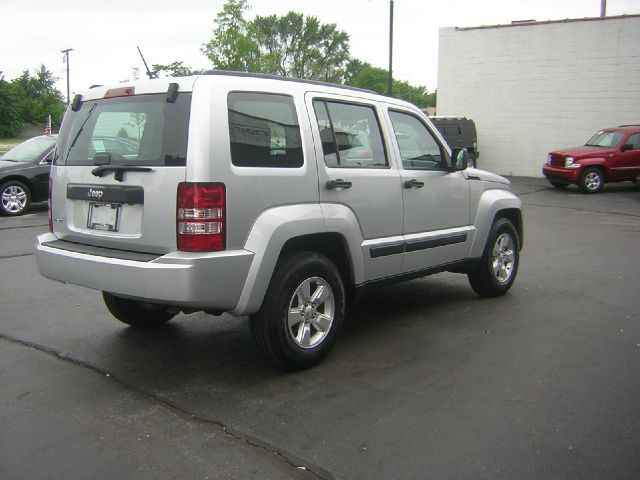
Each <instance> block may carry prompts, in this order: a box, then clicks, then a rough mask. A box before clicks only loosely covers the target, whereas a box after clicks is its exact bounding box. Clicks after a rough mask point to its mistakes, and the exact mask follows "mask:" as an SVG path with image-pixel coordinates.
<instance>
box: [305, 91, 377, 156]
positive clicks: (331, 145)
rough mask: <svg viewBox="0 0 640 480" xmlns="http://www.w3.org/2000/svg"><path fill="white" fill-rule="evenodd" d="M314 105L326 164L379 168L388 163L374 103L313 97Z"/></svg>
mask: <svg viewBox="0 0 640 480" xmlns="http://www.w3.org/2000/svg"><path fill="white" fill-rule="evenodd" d="M313 108H314V110H315V112H316V117H317V119H318V129H319V130H320V140H321V142H322V152H323V154H324V162H325V164H326V165H327V167H348V168H380V167H387V166H388V165H389V164H388V162H387V156H386V154H385V149H384V142H383V141H382V134H381V133H380V124H379V122H378V117H377V115H376V112H375V109H374V108H373V107H371V106H368V105H355V104H350V103H343V102H331V101H328V100H316V101H314V102H313Z"/></svg>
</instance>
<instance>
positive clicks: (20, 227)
mask: <svg viewBox="0 0 640 480" xmlns="http://www.w3.org/2000/svg"><path fill="white" fill-rule="evenodd" d="M48 225H49V224H48V223H38V224H36V225H14V226H8V227H0V231H1V230H24V229H26V228H40V227H46V226H48Z"/></svg>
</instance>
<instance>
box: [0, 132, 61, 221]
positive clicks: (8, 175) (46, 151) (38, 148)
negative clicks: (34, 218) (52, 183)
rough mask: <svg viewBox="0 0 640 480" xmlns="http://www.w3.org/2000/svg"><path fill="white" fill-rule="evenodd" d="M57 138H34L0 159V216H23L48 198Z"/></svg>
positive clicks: (55, 136)
mask: <svg viewBox="0 0 640 480" xmlns="http://www.w3.org/2000/svg"><path fill="white" fill-rule="evenodd" d="M56 139H57V135H43V136H40V137H33V138H30V139H29V140H27V141H25V142H22V143H21V144H19V145H17V146H15V147H13V148H12V149H11V150H9V151H8V152H7V153H5V154H4V155H2V156H1V157H0V193H1V195H2V198H1V203H0V213H2V215H10V216H16V215H22V214H23V213H25V212H26V211H27V209H28V208H29V205H31V202H41V201H44V200H46V199H47V196H48V194H49V171H50V170H51V161H52V160H53V150H54V148H55V146H56Z"/></svg>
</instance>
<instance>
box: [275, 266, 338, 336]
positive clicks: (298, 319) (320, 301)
mask: <svg viewBox="0 0 640 480" xmlns="http://www.w3.org/2000/svg"><path fill="white" fill-rule="evenodd" d="M334 315H335V299H334V296H333V291H332V290H331V287H330V286H329V284H328V283H327V282H326V281H324V280H323V279H322V278H318V277H313V278H309V279H307V280H305V281H304V282H302V283H301V284H300V285H299V286H298V288H297V289H296V291H295V292H294V294H293V295H292V297H291V301H290V302H289V314H288V319H287V323H288V331H289V335H290V336H291V339H292V340H293V341H294V342H295V343H296V345H298V346H299V347H302V348H313V347H315V346H317V345H319V344H320V343H322V341H323V340H324V339H325V338H326V336H327V334H328V333H329V330H330V329H331V325H332V324H333V318H334Z"/></svg>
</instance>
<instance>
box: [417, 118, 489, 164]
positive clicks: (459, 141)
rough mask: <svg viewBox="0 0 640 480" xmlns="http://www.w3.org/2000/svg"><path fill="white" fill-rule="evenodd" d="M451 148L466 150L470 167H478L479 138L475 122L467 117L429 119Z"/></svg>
mask: <svg viewBox="0 0 640 480" xmlns="http://www.w3.org/2000/svg"><path fill="white" fill-rule="evenodd" d="M429 120H431V122H432V123H433V124H434V125H435V127H436V128H437V129H438V130H439V131H440V133H441V134H442V136H443V137H444V138H445V140H446V141H447V143H448V144H449V146H450V147H451V148H457V149H460V148H466V149H467V151H468V152H469V166H470V167H477V166H478V157H479V156H480V152H479V151H478V136H477V134H476V125H475V123H473V120H471V119H470V118H466V117H429Z"/></svg>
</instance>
